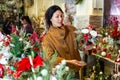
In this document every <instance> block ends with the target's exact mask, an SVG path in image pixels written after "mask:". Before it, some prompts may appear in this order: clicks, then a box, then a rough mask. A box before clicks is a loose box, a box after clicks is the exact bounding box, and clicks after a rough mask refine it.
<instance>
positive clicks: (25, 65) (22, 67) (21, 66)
mask: <svg viewBox="0 0 120 80" xmlns="http://www.w3.org/2000/svg"><path fill="white" fill-rule="evenodd" d="M17 66H18V68H17V71H27V70H29V69H30V68H31V65H30V60H29V58H22V60H21V61H20V62H18V65H17Z"/></svg>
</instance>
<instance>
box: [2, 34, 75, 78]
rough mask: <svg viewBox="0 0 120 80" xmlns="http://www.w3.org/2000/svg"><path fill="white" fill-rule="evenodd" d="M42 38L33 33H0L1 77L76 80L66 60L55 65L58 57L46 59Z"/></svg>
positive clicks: (55, 55)
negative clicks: (20, 34) (19, 34)
mask: <svg viewBox="0 0 120 80" xmlns="http://www.w3.org/2000/svg"><path fill="white" fill-rule="evenodd" d="M41 38H43V37H39V36H38V35H37V33H36V32H34V33H33V34H27V35H26V34H23V35H22V36H18V35H17V34H11V35H6V36H5V35H3V34H2V33H0V79H1V80H64V79H65V80H76V79H75V78H74V76H73V75H74V73H72V71H70V70H69V67H67V66H66V62H65V61H64V60H63V61H62V63H60V64H59V65H57V66H56V67H53V63H54V62H55V59H56V57H57V53H55V54H54V55H53V56H52V58H51V60H46V59H44V56H45V55H44V54H45V52H44V51H42V49H41V47H42V45H41V40H42V39H41Z"/></svg>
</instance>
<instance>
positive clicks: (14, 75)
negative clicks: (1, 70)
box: [13, 71, 22, 79]
mask: <svg viewBox="0 0 120 80" xmlns="http://www.w3.org/2000/svg"><path fill="white" fill-rule="evenodd" d="M21 73H22V71H17V72H16V73H14V74H13V77H14V78H15V79H17V78H19V77H20V75H21Z"/></svg>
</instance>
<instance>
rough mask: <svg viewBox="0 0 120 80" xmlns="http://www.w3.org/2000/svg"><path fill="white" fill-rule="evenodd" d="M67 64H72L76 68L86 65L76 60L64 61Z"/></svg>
mask: <svg viewBox="0 0 120 80" xmlns="http://www.w3.org/2000/svg"><path fill="white" fill-rule="evenodd" d="M66 62H67V63H70V64H73V65H76V66H80V67H82V66H85V65H86V63H85V62H84V61H78V60H66Z"/></svg>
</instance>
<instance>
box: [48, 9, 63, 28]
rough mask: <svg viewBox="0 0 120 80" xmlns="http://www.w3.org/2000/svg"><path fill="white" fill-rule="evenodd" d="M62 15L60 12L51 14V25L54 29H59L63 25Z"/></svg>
mask: <svg viewBox="0 0 120 80" xmlns="http://www.w3.org/2000/svg"><path fill="white" fill-rule="evenodd" d="M63 18H64V17H63V13H62V12H61V11H60V10H57V11H56V12H54V13H53V16H52V18H51V19H50V20H51V23H52V25H53V26H54V27H61V26H62V25H63Z"/></svg>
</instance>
